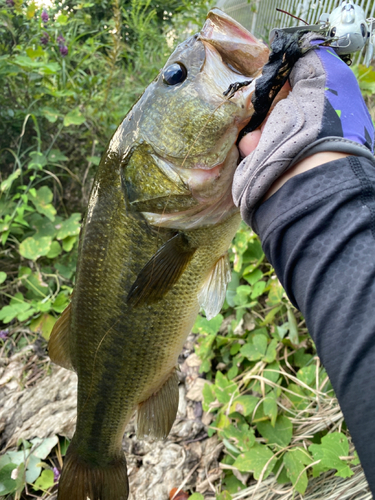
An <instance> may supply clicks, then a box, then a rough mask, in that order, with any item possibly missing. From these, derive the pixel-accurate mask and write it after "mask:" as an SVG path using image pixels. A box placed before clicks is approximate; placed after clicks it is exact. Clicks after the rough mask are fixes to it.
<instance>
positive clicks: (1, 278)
mask: <svg viewBox="0 0 375 500" xmlns="http://www.w3.org/2000/svg"><path fill="white" fill-rule="evenodd" d="M6 279H7V274H6V273H4V272H3V271H0V285H1V283H4V281H5V280H6Z"/></svg>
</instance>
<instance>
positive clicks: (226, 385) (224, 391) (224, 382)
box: [214, 371, 238, 404]
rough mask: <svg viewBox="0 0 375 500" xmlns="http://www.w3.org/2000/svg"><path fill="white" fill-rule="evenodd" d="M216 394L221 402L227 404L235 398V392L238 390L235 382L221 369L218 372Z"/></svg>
mask: <svg viewBox="0 0 375 500" xmlns="http://www.w3.org/2000/svg"><path fill="white" fill-rule="evenodd" d="M214 391H215V395H216V397H217V399H218V401H219V402H220V403H223V404H226V403H229V401H230V400H231V399H233V394H235V393H236V392H238V387H237V385H236V384H235V383H234V382H231V381H229V380H228V379H227V378H226V377H225V376H224V375H223V374H222V373H221V372H220V371H218V372H216V378H215V385H214Z"/></svg>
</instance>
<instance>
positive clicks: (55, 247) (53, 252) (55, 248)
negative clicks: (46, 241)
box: [47, 241, 62, 259]
mask: <svg viewBox="0 0 375 500" xmlns="http://www.w3.org/2000/svg"><path fill="white" fill-rule="evenodd" d="M61 252H62V249H61V246H60V243H59V242H58V241H53V242H52V243H51V248H50V249H49V252H48V253H47V257H48V258H49V259H54V258H55V257H57V256H58V255H60V254H61Z"/></svg>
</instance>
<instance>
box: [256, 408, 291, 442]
mask: <svg viewBox="0 0 375 500" xmlns="http://www.w3.org/2000/svg"><path fill="white" fill-rule="evenodd" d="M257 429H258V431H259V432H260V434H261V435H262V436H263V437H264V439H266V440H267V443H268V444H278V445H279V446H282V447H285V446H288V444H289V443H290V441H291V439H292V435H293V424H292V422H291V421H290V420H289V418H288V417H286V416H285V415H279V416H278V417H277V419H276V422H275V426H274V427H273V426H272V425H271V423H270V422H258V424H257Z"/></svg>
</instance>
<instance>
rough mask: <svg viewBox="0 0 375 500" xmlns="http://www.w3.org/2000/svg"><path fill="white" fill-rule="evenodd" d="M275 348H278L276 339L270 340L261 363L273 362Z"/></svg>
mask: <svg viewBox="0 0 375 500" xmlns="http://www.w3.org/2000/svg"><path fill="white" fill-rule="evenodd" d="M277 346H278V341H277V340H276V339H272V340H271V342H270V343H269V345H268V347H267V351H266V354H265V356H264V357H263V361H264V362H265V363H272V362H273V361H275V359H276V348H277Z"/></svg>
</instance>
